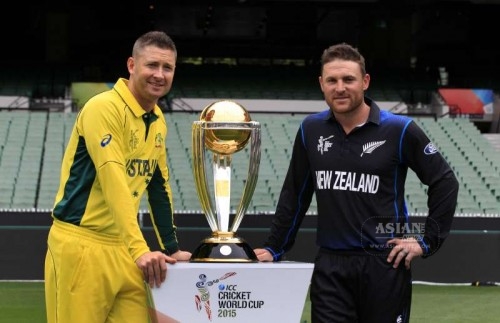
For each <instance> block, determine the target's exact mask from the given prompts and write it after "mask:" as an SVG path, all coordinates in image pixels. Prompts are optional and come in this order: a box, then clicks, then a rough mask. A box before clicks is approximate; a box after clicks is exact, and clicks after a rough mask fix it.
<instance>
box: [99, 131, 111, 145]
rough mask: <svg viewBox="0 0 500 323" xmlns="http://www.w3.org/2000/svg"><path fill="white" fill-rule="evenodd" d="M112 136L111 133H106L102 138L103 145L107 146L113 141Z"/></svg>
mask: <svg viewBox="0 0 500 323" xmlns="http://www.w3.org/2000/svg"><path fill="white" fill-rule="evenodd" d="M112 137H113V136H111V134H110V133H108V134H106V135H104V136H103V137H102V139H101V147H106V146H107V145H108V144H109V143H110V142H111V138H112Z"/></svg>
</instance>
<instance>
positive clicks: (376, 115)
mask: <svg viewBox="0 0 500 323" xmlns="http://www.w3.org/2000/svg"><path fill="white" fill-rule="evenodd" d="M364 100H365V102H366V104H368V106H370V114H369V115H368V120H366V123H374V124H377V125H378V124H380V108H379V106H378V105H377V103H375V101H373V100H372V99H370V98H369V97H367V96H365V98H364ZM328 119H332V120H335V116H334V115H333V112H332V110H331V109H328V113H327V114H326V115H325V120H328Z"/></svg>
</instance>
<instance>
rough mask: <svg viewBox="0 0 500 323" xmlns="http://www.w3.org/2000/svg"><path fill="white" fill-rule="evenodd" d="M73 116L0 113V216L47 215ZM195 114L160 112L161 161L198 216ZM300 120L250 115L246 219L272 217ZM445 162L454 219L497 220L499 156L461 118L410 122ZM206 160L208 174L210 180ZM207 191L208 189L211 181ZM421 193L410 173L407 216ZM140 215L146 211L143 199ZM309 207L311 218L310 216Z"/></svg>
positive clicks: (238, 186) (239, 165)
mask: <svg viewBox="0 0 500 323" xmlns="http://www.w3.org/2000/svg"><path fill="white" fill-rule="evenodd" d="M75 117H76V113H75V112H72V113H64V112H47V111H29V110H19V111H16V110H0V209H51V208H52V206H53V202H54V195H55V193H56V191H57V186H58V183H59V176H60V174H59V171H60V161H61V159H62V155H63V152H64V147H65V146H66V144H67V142H68V139H69V135H70V133H71V129H72V126H73V122H74V120H75ZM198 117H199V116H198V115H197V114H194V113H183V112H166V113H165V118H166V121H167V125H168V131H169V132H168V136H167V158H168V162H169V165H170V176H171V178H170V183H171V186H172V191H173V196H174V208H175V210H176V212H201V208H200V204H199V200H198V196H197V192H196V188H195V184H194V180H193V172H192V155H191V154H192V150H191V129H192V123H193V121H195V120H197V119H198ZM303 117H304V115H301V114H293V115H292V114H285V113H281V114H276V113H262V112H261V113H253V114H252V119H253V120H256V121H259V122H260V123H261V136H262V144H261V160H260V166H259V177H258V182H257V186H256V189H255V193H254V196H253V199H252V201H251V203H250V205H249V207H248V210H247V211H248V212H249V213H252V212H255V213H272V212H274V209H275V206H276V203H277V200H278V197H279V192H280V189H281V185H282V182H283V179H284V177H285V175H286V171H287V166H288V161H289V158H290V153H291V147H292V143H293V140H294V138H295V135H296V132H297V129H298V127H299V124H300V122H301V120H302V118H303ZM414 120H415V121H416V122H417V123H418V124H419V125H420V126H421V127H422V128H423V129H424V130H425V131H426V132H427V134H428V135H429V137H430V138H431V140H432V141H433V142H434V143H435V144H436V145H437V146H438V148H439V150H440V152H441V154H443V156H444V157H445V158H446V159H447V160H448V162H449V163H450V165H451V166H452V168H453V170H454V171H455V173H456V175H457V177H458V179H459V182H460V191H459V201H458V207H457V211H456V213H457V216H500V168H499V165H500V160H499V157H498V156H499V154H498V151H496V150H495V149H493V148H492V146H491V144H489V142H488V140H487V139H485V137H484V136H483V135H482V134H481V133H480V132H479V130H478V129H477V128H476V127H475V126H474V124H473V123H472V122H470V121H469V120H468V119H465V118H464V119H461V118H453V119H451V118H446V119H445V118H442V119H438V120H434V119H433V118H425V117H415V118H414ZM249 151H250V149H249V145H248V146H247V147H246V148H245V149H243V150H242V151H240V152H238V153H236V154H235V155H234V156H233V161H232V165H233V167H232V191H231V193H232V194H231V209H232V211H233V212H234V211H235V210H236V208H237V207H238V204H239V200H240V198H241V195H242V192H243V187H244V183H245V180H246V178H247V172H248V164H247V161H248V157H249V153H250V152H249ZM210 155H211V153H210V152H207V172H208V173H209V174H210V173H211V167H212V166H211V158H210ZM208 184H209V186H210V188H212V187H213V182H212V181H211V176H209V181H208ZM426 193H427V187H426V186H425V185H423V184H421V183H420V181H419V179H418V178H417V176H416V175H415V173H414V172H413V171H412V170H409V172H408V176H407V184H406V188H405V198H406V201H407V208H408V211H409V213H410V214H413V215H422V216H424V215H426V214H427V212H428V209H427V196H426ZM141 210H143V211H147V203H146V198H144V199H143V200H142V201H141ZM316 211H317V209H316V202H315V200H314V199H313V202H312V205H311V208H310V213H311V214H314V213H316Z"/></svg>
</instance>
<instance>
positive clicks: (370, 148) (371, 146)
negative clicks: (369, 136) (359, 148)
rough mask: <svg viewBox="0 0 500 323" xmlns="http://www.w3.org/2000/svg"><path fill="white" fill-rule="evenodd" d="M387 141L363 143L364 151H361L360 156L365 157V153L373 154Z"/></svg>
mask: <svg viewBox="0 0 500 323" xmlns="http://www.w3.org/2000/svg"><path fill="white" fill-rule="evenodd" d="M385 142H386V140H383V141H372V142H367V143H366V144H364V145H363V152H361V155H360V157H363V154H371V153H372V152H373V151H374V150H375V149H377V148H378V147H380V146H382V145H383V144H385Z"/></svg>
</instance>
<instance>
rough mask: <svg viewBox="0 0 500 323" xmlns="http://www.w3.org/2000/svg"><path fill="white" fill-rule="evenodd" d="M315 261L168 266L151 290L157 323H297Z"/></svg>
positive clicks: (154, 316)
mask: <svg viewBox="0 0 500 323" xmlns="http://www.w3.org/2000/svg"><path fill="white" fill-rule="evenodd" d="M312 271H313V264H312V263H301V262H258V263H190V262H178V263H176V264H175V265H169V266H168V270H167V279H166V281H165V282H164V283H163V284H162V286H161V287H160V288H151V289H149V287H148V289H149V292H150V295H149V296H150V299H149V301H150V304H149V306H150V312H151V319H152V322H157V323H178V322H181V323H205V322H207V323H212V322H214V323H215V322H238V323H247V322H248V323H268V322H269V323H271V322H272V323H275V322H286V323H295V322H296V323H299V322H300V318H301V316H302V311H303V308H304V302H305V300H306V296H307V290H308V288H309V283H310V280H311V275H312Z"/></svg>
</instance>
